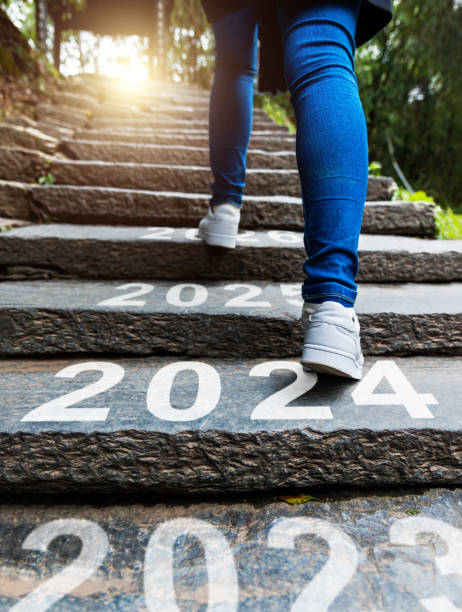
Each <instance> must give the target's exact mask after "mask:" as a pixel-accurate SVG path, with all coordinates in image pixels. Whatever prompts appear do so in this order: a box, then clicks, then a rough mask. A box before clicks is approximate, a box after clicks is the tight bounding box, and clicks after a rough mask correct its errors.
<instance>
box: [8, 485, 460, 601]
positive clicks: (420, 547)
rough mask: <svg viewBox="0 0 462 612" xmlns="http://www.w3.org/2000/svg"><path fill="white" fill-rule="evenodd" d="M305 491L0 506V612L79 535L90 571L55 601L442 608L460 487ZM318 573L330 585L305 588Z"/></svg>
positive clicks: (64, 562)
mask: <svg viewBox="0 0 462 612" xmlns="http://www.w3.org/2000/svg"><path fill="white" fill-rule="evenodd" d="M309 493H313V494H314V495H315V496H316V497H317V498H316V499H314V500H313V501H311V502H310V503H305V504H301V505H294V506H290V505H288V504H286V503H283V502H281V501H278V500H277V498H276V495H275V494H273V495H269V494H259V495H252V496H249V495H246V497H245V499H240V498H237V499H236V498H235V499H231V500H229V499H223V496H221V498H219V499H217V498H207V499H203V500H202V501H198V500H197V499H195V500H193V501H191V500H189V499H188V500H186V501H183V503H181V502H180V501H178V500H175V499H171V498H167V499H165V500H159V501H158V503H153V502H152V501H151V502H149V501H146V500H144V502H140V501H139V500H137V499H136V498H135V499H132V500H130V501H131V503H127V501H126V499H118V500H115V501H114V500H111V502H106V503H97V502H95V501H94V498H93V503H92V500H90V499H88V498H84V499H83V501H82V502H81V501H80V500H75V501H74V502H72V501H70V500H68V499H67V500H66V501H61V500H60V502H57V503H55V504H53V503H52V502H50V503H46V502H43V500H42V501H41V502H40V503H37V501H35V503H33V504H31V505H27V504H25V502H24V501H23V500H21V502H19V503H18V501H16V502H13V501H11V502H10V503H8V504H7V503H5V504H4V505H3V506H2V517H1V520H0V567H1V569H2V593H1V595H0V609H1V610H7V609H10V608H11V606H13V605H14V604H16V603H18V602H22V603H23V605H24V602H27V599H26V598H27V597H28V596H30V594H31V592H32V591H33V590H34V589H35V588H37V587H38V586H39V585H40V586H41V585H42V584H44V582H45V581H46V580H48V579H50V578H51V577H54V576H56V574H58V573H59V572H60V571H61V570H62V569H63V568H64V567H66V568H67V567H69V566H70V565H71V564H72V562H74V561H75V559H76V557H77V556H78V554H79V552H80V550H81V547H82V546H84V547H85V550H86V551H88V556H87V565H86V569H88V572H87V573H84V572H82V571H81V573H80V575H79V581H78V584H76V585H75V587H74V589H73V590H72V591H71V592H69V593H62V594H61V598H60V599H59V600H58V601H57V603H56V604H55V606H54V607H56V608H59V610H65V611H78V612H80V611H81V610H94V611H97V612H99V611H101V612H103V611H104V612H106V611H107V610H118V611H120V612H133V611H134V610H145V609H146V607H145V606H146V604H147V602H148V603H149V605H150V606H151V608H150V609H152V610H153V609H158V610H165V609H167V606H169V607H170V609H171V610H174V609H181V610H188V611H189V610H201V609H206V606H207V605H208V603H209V602H210V604H211V605H213V604H215V605H217V606H218V605H220V606H221V608H222V609H226V610H239V611H240V612H254V611H258V612H267V611H269V610H291V609H292V610H294V609H295V608H294V606H295V605H298V606H299V607H301V608H303V609H307V610H308V609H313V610H322V609H324V610H326V609H327V608H328V609H329V610H330V611H332V612H345V610H356V611H366V610H378V609H380V610H383V611H385V612H395V611H396V610H407V611H409V612H421V610H422V609H428V607H429V604H428V602H429V601H432V602H436V603H437V605H439V606H440V607H439V608H438V607H435V608H433V609H439V610H442V609H443V607H442V606H443V605H446V606H447V607H448V608H449V606H453V607H454V608H455V607H456V605H457V604H458V603H459V601H460V597H461V592H462V589H461V586H460V570H459V568H458V566H456V565H454V566H453V569H452V566H451V574H450V575H448V574H446V573H445V568H446V565H443V561H444V560H445V559H447V556H446V551H449V553H448V554H449V555H450V559H451V558H453V557H452V555H453V554H454V555H455V554H456V552H457V551H456V550H455V547H456V546H457V542H458V539H459V537H460V533H461V529H462V521H461V514H460V506H461V504H462V494H461V491H460V489H455V490H449V489H427V490H424V491H422V490H421V489H416V488H409V487H407V488H406V489H404V488H401V489H398V488H393V489H390V488H386V489H381V490H374V491H369V492H361V491H358V490H357V489H352V488H350V489H345V488H342V489H340V490H338V491H333V490H332V487H330V489H329V490H328V491H327V492H326V491H325V490H318V489H315V490H311V489H310V490H309ZM58 534H59V537H56V536H57V535H58ZM40 536H41V537H42V538H43V539H45V538H46V539H47V540H50V541H49V543H48V548H47V549H46V552H41V551H38V550H34V549H33V548H35V546H36V541H37V540H38V538H39V537H40ZM42 541H43V540H42ZM453 550H454V551H455V552H454V553H452V551H453ZM148 551H149V552H148ZM156 568H162V573H160V572H156ZM321 571H322V572H323V574H321V573H320V572H321ZM323 575H324V576H325V577H326V578H327V580H328V582H327V583H326V584H325V587H324V588H322V589H315V587H316V583H317V584H319V580H321V578H322V576H323ZM34 595H35V594H34ZM29 602H30V600H29ZM29 602H27V603H26V604H25V605H26V606H27V605H28V603H29ZM438 602H439V603H438ZM40 603H45V602H44V601H43V599H42V600H41V602H40ZM424 604H425V606H424Z"/></svg>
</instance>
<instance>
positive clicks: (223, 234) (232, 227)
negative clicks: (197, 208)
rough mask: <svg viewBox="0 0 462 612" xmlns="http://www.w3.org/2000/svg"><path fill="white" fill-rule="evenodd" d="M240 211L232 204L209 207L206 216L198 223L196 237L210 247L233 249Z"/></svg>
mask: <svg viewBox="0 0 462 612" xmlns="http://www.w3.org/2000/svg"><path fill="white" fill-rule="evenodd" d="M240 218H241V211H240V209H239V208H238V207H237V206H234V204H228V203H227V202H226V203H224V204H217V205H216V206H214V207H213V210H212V207H211V206H209V209H208V211H207V214H206V216H205V217H204V218H203V219H202V220H201V221H200V223H199V230H198V236H199V238H202V240H204V242H206V243H207V244H209V245H211V246H218V247H225V248H228V249H234V248H235V247H236V239H237V233H238V230H239V221H240Z"/></svg>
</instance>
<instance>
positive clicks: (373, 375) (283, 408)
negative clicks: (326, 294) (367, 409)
mask: <svg viewBox="0 0 462 612" xmlns="http://www.w3.org/2000/svg"><path fill="white" fill-rule="evenodd" d="M281 370H282V371H283V370H286V371H287V370H288V371H290V372H293V373H294V374H295V380H294V381H293V382H291V383H289V384H288V385H286V386H285V387H283V388H282V389H280V390H279V391H276V392H275V393H273V394H272V395H270V396H269V397H267V398H265V399H264V400H262V401H261V402H259V403H258V404H257V405H256V406H255V407H254V408H253V409H252V412H251V414H250V420H264V421H271V420H304V419H308V420H310V419H316V420H330V419H333V418H334V417H333V414H332V411H331V408H330V407H329V406H316V405H314V406H306V405H298V406H297V405H289V404H291V402H293V401H295V400H297V399H298V398H300V397H301V396H303V395H304V394H305V393H307V392H309V391H310V390H311V389H313V387H314V386H315V385H316V383H317V381H318V376H317V374H315V373H314V372H305V371H304V370H303V368H302V366H301V365H300V364H299V363H296V362H291V361H267V362H262V363H259V364H257V365H255V366H254V367H253V368H251V370H250V371H249V376H251V377H261V378H265V377H266V378H267V377H269V376H270V375H271V374H272V373H273V372H275V371H281ZM89 371H98V372H101V374H102V375H101V377H100V379H99V380H97V381H96V382H93V383H91V384H88V385H86V386H85V387H83V388H81V389H78V390H75V391H71V392H70V393H66V394H65V395H62V396H60V397H57V398H55V399H52V400H50V401H48V402H45V403H44V404H41V405H40V406H38V407H37V408H35V409H33V410H32V411H30V412H28V413H27V414H26V415H25V416H23V417H22V419H21V420H22V421H23V422H69V421H105V420H106V419H107V417H108V415H109V412H110V408H89V407H83V406H80V407H75V406H76V405H77V404H81V403H82V402H84V401H85V400H87V399H89V398H91V397H95V396H97V395H99V394H101V393H104V392H105V391H108V390H109V389H111V388H112V387H114V386H115V385H117V384H118V383H120V382H121V381H122V379H123V378H124V376H125V371H124V369H123V368H122V367H121V366H120V365H118V364H115V363H111V362H104V361H95V362H84V363H78V364H74V365H71V366H68V367H66V368H64V369H62V370H60V371H59V372H58V373H57V374H56V375H55V376H56V377H58V378H71V379H73V378H75V377H76V376H78V375H79V374H82V373H83V372H89ZM186 371H192V372H194V373H195V375H196V377H197V385H196V394H195V397H193V398H191V404H190V406H189V407H187V408H181V409H179V408H175V407H174V406H173V405H172V401H171V393H172V389H173V387H174V385H175V380H176V378H177V376H178V374H180V373H181V372H186ZM384 379H385V380H386V381H387V382H388V384H389V385H390V387H391V388H392V389H393V393H377V392H376V389H377V387H378V385H379V384H380V382H381V381H382V380H384ZM221 395H222V384H221V378H220V374H219V372H218V371H217V369H216V368H215V367H214V366H212V365H210V364H208V363H205V362H201V361H178V362H173V363H169V364H168V365H165V366H164V367H162V368H160V369H159V370H158V371H157V372H156V373H155V374H154V376H153V378H152V379H151V382H150V383H149V386H148V389H147V393H146V408H147V410H148V411H149V412H150V413H151V414H152V415H153V416H155V417H156V418H158V419H161V420H163V421H173V422H182V421H194V420H197V419H201V418H203V417H205V416H207V415H208V414H210V413H211V412H212V411H213V410H215V408H216V407H217V406H218V403H219V401H220V398H221ZM351 396H352V399H353V401H354V403H355V404H356V405H357V406H374V405H375V406H377V405H379V406H383V405H396V406H403V407H404V408H405V409H406V410H407V412H408V414H409V416H410V417H411V418H413V419H431V418H433V413H432V412H431V410H430V408H429V407H428V406H429V405H433V404H438V401H437V400H436V399H435V397H434V396H433V395H432V394H431V393H418V392H417V391H416V390H415V389H414V387H413V386H412V385H411V383H410V382H409V380H408V379H407V378H406V376H405V375H404V374H403V372H402V371H401V370H400V368H399V367H398V365H397V364H396V363H395V362H394V361H391V360H390V361H377V362H376V363H375V364H374V365H373V366H372V368H371V369H370V370H369V372H368V373H367V374H366V376H365V377H364V378H363V379H362V380H361V381H360V382H359V383H358V384H357V385H356V386H355V388H354V390H353V392H352V394H351ZM236 400H238V398H237V397H236Z"/></svg>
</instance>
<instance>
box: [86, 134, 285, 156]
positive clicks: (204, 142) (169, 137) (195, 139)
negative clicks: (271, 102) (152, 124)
mask: <svg viewBox="0 0 462 612" xmlns="http://www.w3.org/2000/svg"><path fill="white" fill-rule="evenodd" d="M75 139H80V140H96V141H98V142H104V141H107V142H127V143H129V144H130V143H132V144H133V143H139V144H148V145H149V144H165V145H168V144H171V145H180V146H193V147H194V146H195V147H208V146H209V137H208V134H205V133H202V132H200V133H198V132H197V131H196V132H193V133H185V132H181V131H176V132H162V133H159V132H158V131H156V130H150V129H137V130H133V129H132V130H122V129H120V130H111V131H108V130H95V129H85V130H80V129H79V130H76V132H75ZM250 147H251V148H257V149H264V150H266V151H268V150H269V151H281V150H289V151H295V136H293V135H291V134H281V135H279V134H278V135H276V136H275V134H274V133H272V132H268V131H265V130H254V131H253V133H252V136H251V138H250Z"/></svg>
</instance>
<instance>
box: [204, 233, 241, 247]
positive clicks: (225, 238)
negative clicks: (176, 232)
mask: <svg viewBox="0 0 462 612" xmlns="http://www.w3.org/2000/svg"><path fill="white" fill-rule="evenodd" d="M197 233H198V236H199V238H202V240H203V241H204V242H205V243H206V244H208V245H209V246H216V247H222V248H224V249H235V248H236V242H237V238H236V236H230V235H226V234H216V233H211V232H204V231H201V230H200V229H199V230H198V232H197Z"/></svg>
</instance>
